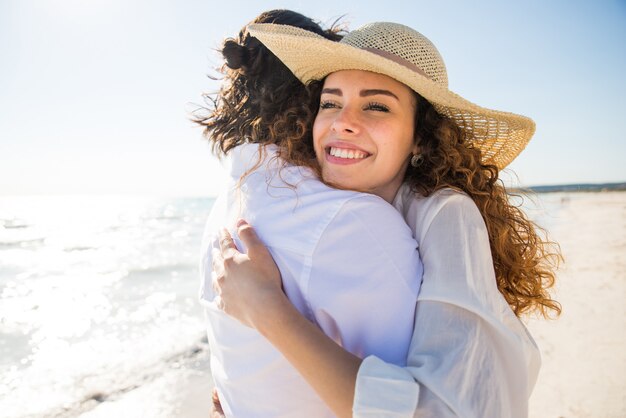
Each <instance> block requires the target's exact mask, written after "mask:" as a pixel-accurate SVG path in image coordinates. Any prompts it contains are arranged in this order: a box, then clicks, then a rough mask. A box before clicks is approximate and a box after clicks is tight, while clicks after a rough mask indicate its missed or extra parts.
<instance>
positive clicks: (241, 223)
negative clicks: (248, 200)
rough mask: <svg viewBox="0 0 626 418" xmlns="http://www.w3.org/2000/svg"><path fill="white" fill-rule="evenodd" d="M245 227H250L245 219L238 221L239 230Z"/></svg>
mask: <svg viewBox="0 0 626 418" xmlns="http://www.w3.org/2000/svg"><path fill="white" fill-rule="evenodd" d="M243 225H248V222H246V220H245V219H239V220H238V221H237V228H239V227H240V226H243Z"/></svg>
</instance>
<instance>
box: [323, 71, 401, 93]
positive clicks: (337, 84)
mask: <svg viewBox="0 0 626 418" xmlns="http://www.w3.org/2000/svg"><path fill="white" fill-rule="evenodd" d="M324 87H325V88H336V89H340V90H342V91H345V90H355V91H360V90H367V89H385V90H389V91H391V92H393V93H394V94H395V95H396V96H398V97H401V96H403V97H405V98H412V97H413V90H412V89H410V88H409V87H408V86H406V85H405V84H403V83H401V82H399V81H397V80H394V79H393V78H391V77H389V76H386V75H384V74H378V73H373V72H371V71H362V70H342V71H336V72H334V73H330V74H329V75H328V76H327V77H326V79H325V80H324Z"/></svg>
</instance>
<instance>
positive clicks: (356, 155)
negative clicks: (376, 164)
mask: <svg viewBox="0 0 626 418" xmlns="http://www.w3.org/2000/svg"><path fill="white" fill-rule="evenodd" d="M329 153H330V155H332V156H334V157H339V158H348V159H361V158H365V157H366V156H367V154H366V153H364V152H363V151H359V150H347V149H345V148H335V147H330V151H329Z"/></svg>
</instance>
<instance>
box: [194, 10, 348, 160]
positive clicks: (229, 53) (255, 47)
mask: <svg viewBox="0 0 626 418" xmlns="http://www.w3.org/2000/svg"><path fill="white" fill-rule="evenodd" d="M251 23H275V24H282V25H290V26H295V27H298V28H301V29H305V30H308V31H311V32H314V33H316V34H318V35H321V36H323V37H325V38H327V39H330V40H333V41H337V40H339V39H341V37H342V36H341V34H342V32H343V30H342V29H340V28H339V26H338V25H337V21H336V22H334V23H333V24H332V25H331V28H330V29H328V30H325V29H323V28H322V27H321V26H320V25H319V24H318V23H316V22H315V21H313V20H312V19H310V18H308V17H306V16H303V15H301V14H300V13H296V12H293V11H291V10H270V11H267V12H263V13H261V14H260V15H259V16H258V17H257V18H256V19H254V20H253V21H252V22H251ZM221 53H222V56H223V57H224V61H225V63H224V65H223V66H222V68H221V70H220V71H221V72H222V74H223V75H224V78H223V80H224V82H223V84H222V87H221V89H220V91H219V92H218V93H217V94H205V95H204V98H205V101H206V103H207V106H208V107H206V108H201V109H199V110H197V111H196V112H194V114H193V117H192V120H193V121H194V122H196V123H197V124H199V125H201V126H203V127H204V132H203V133H204V136H205V137H206V138H207V139H208V140H209V142H210V143H211V144H212V147H213V151H214V153H215V154H217V155H218V156H220V155H225V154H227V153H228V152H229V151H230V150H231V149H233V148H234V147H236V146H237V145H240V144H243V143H258V144H276V145H278V147H279V152H278V155H279V156H280V157H281V158H282V159H283V160H284V161H289V162H292V163H296V164H298V165H305V166H309V167H311V168H314V169H315V168H316V165H317V164H316V162H315V158H314V157H313V158H311V157H310V156H311V155H313V146H312V138H311V124H312V121H313V117H314V114H315V109H316V107H317V105H316V104H315V100H314V98H315V96H316V95H317V96H319V93H317V92H316V91H313V92H312V91H310V90H309V89H308V88H307V87H305V86H304V85H303V84H302V83H301V82H300V81H299V80H298V79H297V78H296V77H295V76H294V75H293V74H292V73H291V71H290V70H289V69H288V68H287V67H286V66H285V65H284V64H283V63H282V62H281V61H280V60H279V59H278V58H277V57H276V56H275V55H274V54H273V53H272V52H271V51H270V50H269V49H267V47H265V46H264V45H263V44H262V43H261V42H260V41H259V40H257V39H256V38H254V37H252V36H251V35H250V34H249V33H248V31H247V26H244V27H243V28H242V29H241V31H240V32H239V35H238V36H237V37H236V38H227V39H226V40H225V41H224V44H223V46H222V49H221ZM312 103H313V104H312ZM301 156H308V157H307V158H306V159H301V158H300V157H301ZM316 171H317V170H316Z"/></svg>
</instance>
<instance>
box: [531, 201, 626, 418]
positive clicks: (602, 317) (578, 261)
mask: <svg viewBox="0 0 626 418" xmlns="http://www.w3.org/2000/svg"><path fill="white" fill-rule="evenodd" d="M551 198H557V199H560V200H561V207H560V209H559V211H558V212H556V213H555V214H554V215H553V216H554V221H555V223H554V227H553V228H552V229H551V235H552V237H553V239H555V240H556V241H557V242H559V243H560V245H561V248H562V251H563V256H564V257H565V263H564V264H563V266H562V268H561V269H560V271H559V274H558V285H557V290H556V295H557V299H558V300H559V301H560V302H561V304H562V306H563V313H562V315H561V317H560V318H559V319H557V320H555V321H539V320H533V321H531V322H530V323H529V329H530V331H531V333H532V334H533V336H534V337H535V339H536V341H537V343H538V344H539V347H540V348H541V352H542V357H543V366H542V369H541V372H540V375H539V380H538V382H537V386H536V387H535V390H534V393H533V396H532V397H531V403H530V416H531V417H536V418H544V417H546V418H559V417H563V418H587V417H598V418H600V417H605V418H609V417H616V418H617V417H624V416H626V355H625V354H624V347H626V315H625V308H624V303H625V301H626V257H625V256H626V193H623V192H606V193H570V194H555V195H554V196H551Z"/></svg>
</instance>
